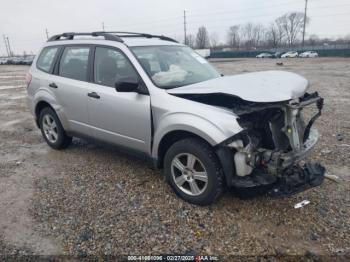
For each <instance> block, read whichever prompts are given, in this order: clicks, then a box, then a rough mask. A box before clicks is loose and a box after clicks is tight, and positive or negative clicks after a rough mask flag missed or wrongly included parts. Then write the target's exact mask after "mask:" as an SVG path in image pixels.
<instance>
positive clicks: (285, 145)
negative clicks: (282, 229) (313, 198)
mask: <svg viewBox="0 0 350 262" xmlns="http://www.w3.org/2000/svg"><path fill="white" fill-rule="evenodd" d="M177 96H180V97H183V98H185V99H190V100H193V101H197V102H201V103H205V104H209V105H213V106H218V107H222V108H226V109H229V110H232V111H233V113H235V114H236V115H237V116H238V117H239V118H238V119H237V121H238V123H239V125H240V126H241V127H243V128H244V131H242V132H240V133H238V134H236V135H234V136H233V137H231V138H229V139H228V140H226V141H224V143H222V145H220V148H219V149H218V155H219V158H220V159H221V162H222V164H223V168H224V171H225V172H229V171H228V170H230V169H232V170H233V175H231V177H232V179H231V180H230V182H231V183H230V186H233V187H235V188H239V189H243V190H251V189H252V188H259V187H268V188H269V189H270V192H269V194H270V195H273V196H285V195H291V194H294V193H297V192H300V191H303V190H305V189H308V188H310V187H313V186H318V185H320V184H321V183H322V182H323V178H324V173H325V169H324V167H323V166H321V165H320V164H311V163H306V164H304V165H303V166H301V165H299V164H298V162H299V161H300V160H302V159H304V158H305V157H306V156H307V155H308V154H309V153H310V152H311V151H312V149H313V147H314V146H315V144H316V142H317V140H318V132H317V130H316V129H312V125H313V123H314V122H315V120H316V119H317V118H318V117H319V116H320V115H321V110H322V107H323V98H321V97H320V96H319V95H318V93H317V92H315V93H312V94H309V93H305V94H304V95H303V96H302V97H300V98H298V99H292V100H289V101H282V102H269V103H261V102H249V101H246V100H243V99H241V98H239V97H237V96H233V95H228V94H222V93H215V94H181V95H180V94H179V95H177ZM308 106H316V109H317V112H316V113H315V114H314V115H313V116H311V118H310V120H309V121H308V123H305V120H304V116H303V110H304V108H305V107H308ZM223 151H224V153H223ZM227 154H230V155H231V157H230V158H227ZM224 155H225V156H224ZM230 161H231V163H233V165H230V163H228V162H230ZM231 174H232V173H231Z"/></svg>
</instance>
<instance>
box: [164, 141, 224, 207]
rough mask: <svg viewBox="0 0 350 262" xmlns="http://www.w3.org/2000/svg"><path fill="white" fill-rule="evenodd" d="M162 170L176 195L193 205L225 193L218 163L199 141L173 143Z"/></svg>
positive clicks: (209, 202)
mask: <svg viewBox="0 0 350 262" xmlns="http://www.w3.org/2000/svg"><path fill="white" fill-rule="evenodd" d="M164 171H165V176H166V179H167V181H168V182H169V184H170V185H171V187H172V188H173V190H174V191H175V193H176V194H177V195H178V196H180V197H181V198H182V199H184V200H185V201H187V202H190V203H192V204H197V205H208V204H211V203H213V202H214V201H216V200H217V199H218V198H219V197H220V196H221V195H222V193H223V192H224V176H223V171H222V168H221V165H220V163H219V160H218V159H217V156H216V154H215V152H214V151H213V149H212V148H211V147H210V145H208V144H207V143H205V142H204V141H202V140H200V139H196V138H188V139H183V140H180V141H178V142H176V143H174V144H173V145H172V146H171V147H170V148H169V150H168V151H167V153H166V155H165V159H164Z"/></svg>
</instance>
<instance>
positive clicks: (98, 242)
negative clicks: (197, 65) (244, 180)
mask: <svg viewBox="0 0 350 262" xmlns="http://www.w3.org/2000/svg"><path fill="white" fill-rule="evenodd" d="M283 62H284V66H277V65H276V60H271V59H266V60H265V59H262V60H256V59H234V60H216V61H213V63H214V64H215V66H217V67H218V68H219V69H220V70H221V71H222V72H223V73H225V74H237V73H242V72H251V71H257V70H258V71H261V70H267V69H283V70H288V71H293V72H296V73H299V74H301V75H304V76H305V77H307V78H308V79H309V80H310V82H311V89H312V90H318V91H319V92H320V93H321V95H322V96H323V97H324V98H325V109H324V111H323V115H322V117H321V118H320V119H318V121H317V123H316V126H317V127H318V129H319V131H320V133H321V134H322V136H321V139H320V142H319V143H318V145H317V148H316V150H315V152H314V153H313V155H312V156H311V160H317V161H321V162H322V163H323V164H324V165H325V166H326V168H327V170H328V173H330V174H334V175H338V176H339V177H340V180H339V183H336V182H333V181H329V180H326V181H325V183H324V184H323V185H322V186H321V187H318V188H314V189H311V190H309V191H306V192H303V193H301V194H298V195H295V196H292V197H290V198H285V199H269V198H268V197H257V198H255V199H250V200H241V199H238V198H237V197H235V196H234V194H233V193H232V192H228V193H227V194H225V196H224V197H223V198H222V199H221V200H220V201H219V202H218V203H216V204H214V205H211V206H208V207H198V206H193V205H190V204H188V203H185V202H183V201H182V200H180V199H179V198H178V197H176V195H175V194H174V193H173V192H172V190H171V189H170V187H169V186H168V185H167V184H166V183H165V181H164V178H163V176H162V174H161V171H157V170H153V169H152V168H151V167H150V165H149V164H148V163H146V162H145V161H143V160H140V159H137V158H135V157H133V156H129V155H126V154H124V153H122V152H119V151H117V150H116V149H114V148H110V147H106V146H101V145H96V144H91V143H88V142H85V141H83V140H80V139H74V140H73V144H72V146H70V147H69V148H68V149H67V150H64V151H55V150H52V149H50V148H49V147H48V146H46V144H45V143H44V140H43V139H42V138H41V135H40V132H39V130H38V129H36V127H35V124H34V121H33V119H32V117H31V115H30V114H29V113H28V110H27V108H26V105H25V89H24V88H23V86H24V80H23V79H24V75H25V72H26V70H28V67H26V66H0V112H1V114H0V148H1V150H0V255H8V254H40V255H59V254H70V255H83V256H84V255H90V254H92V255H101V254H107V255H120V254H143V255H146V254H151V253H152V254H173V253H177V254H193V253H200V254H213V255H259V256H261V255H305V254H306V255H310V256H311V255H313V254H317V255H334V254H344V253H346V254H349V253H350V245H349V243H350V220H349V217H350V194H349V193H350V192H349V184H350V164H349V162H348V161H349V156H350V153H349V149H350V132H349V130H350V114H349V104H350V92H349V86H350V63H349V62H350V60H349V59H341V58H319V59H291V60H284V61H283ZM337 134H341V136H342V140H341V141H338V139H337V137H336V136H337ZM304 199H307V200H309V201H310V204H309V205H307V206H305V207H304V208H301V209H294V208H293V206H294V204H295V203H297V202H299V201H301V200H304Z"/></svg>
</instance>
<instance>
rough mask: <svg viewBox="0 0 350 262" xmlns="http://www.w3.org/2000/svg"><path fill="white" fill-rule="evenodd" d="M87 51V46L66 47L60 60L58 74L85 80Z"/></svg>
mask: <svg viewBox="0 0 350 262" xmlns="http://www.w3.org/2000/svg"><path fill="white" fill-rule="evenodd" d="M89 51H90V48H89V47H66V48H65V49H64V51H63V54H62V58H61V61H60V66H59V75H60V76H64V77H67V78H72V79H76V80H81V81H86V80H87V70H88V60H89Z"/></svg>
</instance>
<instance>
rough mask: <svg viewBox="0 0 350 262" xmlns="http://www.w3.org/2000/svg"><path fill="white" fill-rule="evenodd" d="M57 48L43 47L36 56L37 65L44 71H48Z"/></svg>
mask: <svg viewBox="0 0 350 262" xmlns="http://www.w3.org/2000/svg"><path fill="white" fill-rule="evenodd" d="M57 50H58V47H45V48H44V49H43V51H42V52H41V54H40V56H39V58H38V62H37V63H36V65H37V67H38V68H39V69H41V70H43V71H45V72H49V71H50V69H51V66H52V64H53V61H54V59H55V55H56V53H57Z"/></svg>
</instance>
